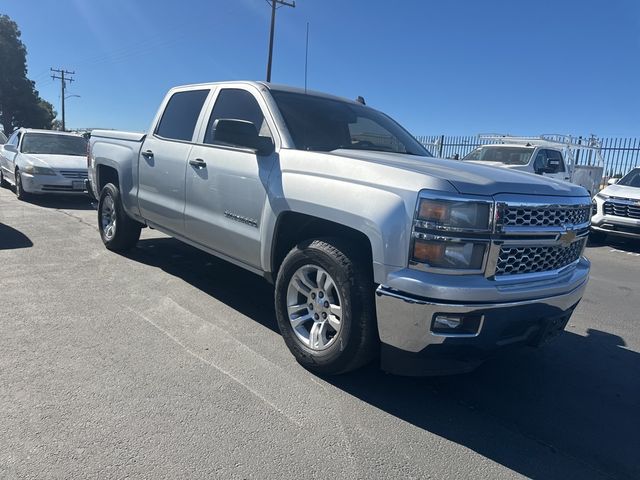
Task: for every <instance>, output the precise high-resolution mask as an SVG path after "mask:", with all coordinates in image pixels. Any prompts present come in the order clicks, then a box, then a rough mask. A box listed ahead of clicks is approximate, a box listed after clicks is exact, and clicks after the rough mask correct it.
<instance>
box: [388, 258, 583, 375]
mask: <svg viewBox="0 0 640 480" xmlns="http://www.w3.org/2000/svg"><path fill="white" fill-rule="evenodd" d="M588 272H589V264H588V261H586V260H585V259H583V261H581V265H579V266H578V267H576V268H575V270H574V272H573V274H572V276H571V279H572V281H571V282H568V283H567V281H566V278H565V281H564V282H563V283H564V287H565V289H564V292H563V293H554V294H552V295H545V296H539V297H537V298H529V299H525V300H522V299H521V300H509V301H502V302H497V301H492V302H491V303H487V302H478V301H470V300H467V302H459V301H451V300H442V299H436V298H428V297H422V296H418V295H415V294H411V293H407V292H403V291H399V290H396V289H393V288H390V287H389V286H385V285H381V286H380V287H378V289H377V290H376V309H377V315H378V331H379V335H380V340H381V342H382V349H381V363H382V368H383V370H385V371H387V372H389V373H394V374H400V375H445V374H453V373H464V372H468V371H471V370H473V369H474V368H476V367H477V366H478V365H479V364H480V363H482V361H484V360H485V359H486V358H487V357H488V356H490V355H491V354H492V353H493V352H494V351H496V350H498V349H501V348H504V347H507V346H510V345H516V344H534V345H537V344H540V343H542V342H544V341H545V340H547V339H548V337H549V336H551V335H552V334H555V333H557V332H558V331H561V330H562V329H564V327H565V325H566V323H567V321H568V319H569V317H570V316H571V314H572V313H573V310H574V308H575V307H576V305H577V304H578V303H579V301H580V299H581V298H582V295H583V293H584V290H585V288H586V285H587V280H588ZM460 281H462V280H460ZM548 288H551V287H550V286H548ZM553 288H554V290H553V291H555V292H557V285H555V286H554V287H553ZM472 290H473V288H471V289H469V292H468V294H461V295H460V296H459V297H458V298H465V299H469V298H473V297H474V294H473V293H474V292H473V291H472ZM462 291H464V290H462ZM549 291H552V290H549ZM436 316H457V317H460V318H474V319H478V325H479V327H478V329H477V332H474V333H463V334H456V333H442V332H440V333H434V331H433V330H437V329H436V328H434V319H435V318H436Z"/></svg>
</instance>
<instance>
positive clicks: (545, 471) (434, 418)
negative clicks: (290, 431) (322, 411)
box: [325, 330, 640, 478]
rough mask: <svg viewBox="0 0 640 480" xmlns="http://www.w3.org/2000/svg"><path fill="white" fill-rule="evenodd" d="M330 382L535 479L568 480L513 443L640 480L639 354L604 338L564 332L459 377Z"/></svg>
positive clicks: (371, 376) (544, 458)
mask: <svg viewBox="0 0 640 480" xmlns="http://www.w3.org/2000/svg"><path fill="white" fill-rule="evenodd" d="M325 380H326V381H328V382H330V383H332V384H333V385H335V386H337V387H339V388H341V389H342V390H344V391H345V392H348V393H349V394H351V395H353V396H355V397H357V398H359V399H361V400H363V401H365V402H367V403H369V404H371V405H373V406H375V407H376V408H379V409H381V410H383V411H385V412H387V413H389V414H391V415H394V416H396V417H398V418H400V419H402V420H404V421H406V422H409V423H411V424H412V425H415V426H416V427H419V428H421V429H424V430H427V431H429V432H431V433H434V434H436V435H439V436H441V437H444V438H447V439H449V440H451V441H454V442H456V443H458V444H460V445H464V446H465V447H467V448H469V449H471V450H473V451H475V452H478V453H479V454H481V455H483V456H485V457H487V458H489V459H491V460H493V461H495V462H498V463H500V464H502V465H504V466H506V467H508V468H510V469H512V470H514V471H516V472H518V473H520V474H522V475H525V476H527V477H530V478H566V474H567V472H566V470H565V471H561V470H562V469H560V468H559V467H558V466H554V465H553V464H552V463H550V462H549V455H542V454H541V453H540V451H536V452H525V455H523V451H522V447H521V446H519V445H514V441H513V439H514V435H515V438H518V437H520V436H522V437H524V439H527V440H529V441H530V440H533V441H534V442H536V444H538V445H540V446H541V450H542V451H543V452H544V453H550V455H551V457H552V458H554V457H556V455H557V457H556V458H558V460H559V461H562V460H563V457H564V459H571V460H572V461H577V462H578V463H581V464H583V465H584V466H585V467H590V468H592V469H593V470H592V471H593V472H594V476H596V473H597V472H598V473H603V474H604V475H605V476H612V477H614V478H640V463H639V462H638V461H637V459H638V452H640V434H639V432H640V414H639V413H638V412H639V411H640V354H638V353H636V352H633V351H631V350H628V349H626V348H624V341H623V339H622V338H620V337H618V336H615V335H611V334H609V333H606V332H601V331H598V330H589V331H588V334H587V336H586V337H584V336H581V335H577V334H574V333H571V332H563V334H561V335H560V336H559V337H558V338H557V339H556V340H555V341H554V342H552V343H550V344H548V345H546V346H543V347H542V348H541V349H537V350H536V349H531V348H528V349H524V350H518V351H511V352H508V353H504V354H501V355H499V356H496V357H495V358H493V359H491V360H490V361H488V362H487V363H485V364H484V365H483V366H482V367H480V368H479V369H478V370H477V371H475V372H473V373H470V374H466V375H461V376H450V377H432V378H423V379H416V378H406V377H405V378H403V377H396V376H391V375H385V374H384V373H382V372H380V371H379V370H378V369H377V368H375V367H374V366H372V367H370V368H367V369H365V370H364V371H358V372H354V373H350V374H348V375H345V376H341V377H336V378H325ZM515 443H517V442H515ZM536 455H537V456H538V457H539V458H536Z"/></svg>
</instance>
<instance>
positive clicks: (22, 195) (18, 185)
mask: <svg viewBox="0 0 640 480" xmlns="http://www.w3.org/2000/svg"><path fill="white" fill-rule="evenodd" d="M15 178H16V197H18V200H26V199H27V197H28V196H29V194H28V193H27V192H25V191H24V187H23V186H22V175H21V174H20V170H18V169H17V168H16V177H15Z"/></svg>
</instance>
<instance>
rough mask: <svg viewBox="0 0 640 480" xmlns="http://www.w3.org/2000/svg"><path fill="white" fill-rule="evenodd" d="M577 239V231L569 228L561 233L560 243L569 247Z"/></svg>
mask: <svg viewBox="0 0 640 480" xmlns="http://www.w3.org/2000/svg"><path fill="white" fill-rule="evenodd" d="M575 239H576V232H575V230H568V231H566V232H564V233H561V234H560V239H559V240H560V243H561V244H562V246H563V247H568V246H569V245H571V244H572V243H573V241H574V240H575Z"/></svg>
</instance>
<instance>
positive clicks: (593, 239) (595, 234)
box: [589, 230, 607, 244]
mask: <svg viewBox="0 0 640 480" xmlns="http://www.w3.org/2000/svg"><path fill="white" fill-rule="evenodd" d="M606 238H607V234H606V233H604V232H599V231H597V230H591V231H590V232H589V243H591V244H600V243H604V241H605V240H606Z"/></svg>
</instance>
